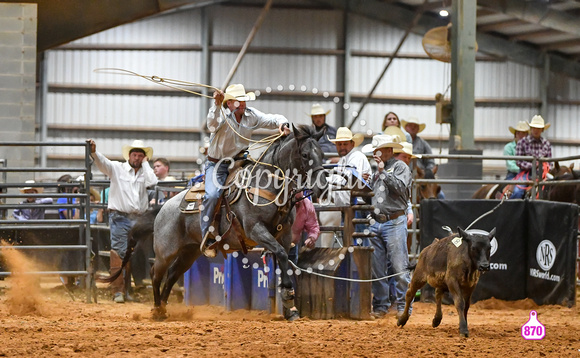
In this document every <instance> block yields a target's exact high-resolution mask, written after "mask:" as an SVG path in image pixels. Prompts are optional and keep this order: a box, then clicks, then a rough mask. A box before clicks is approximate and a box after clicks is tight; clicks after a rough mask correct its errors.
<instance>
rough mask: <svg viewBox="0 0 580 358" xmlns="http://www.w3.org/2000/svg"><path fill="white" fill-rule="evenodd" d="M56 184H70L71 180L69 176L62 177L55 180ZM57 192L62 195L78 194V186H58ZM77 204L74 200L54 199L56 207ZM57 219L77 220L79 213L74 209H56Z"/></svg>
mask: <svg viewBox="0 0 580 358" xmlns="http://www.w3.org/2000/svg"><path fill="white" fill-rule="evenodd" d="M56 182H57V183H66V184H68V183H72V182H73V179H72V177H71V176H70V175H69V174H65V175H62V176H61V177H60V178H58V179H57V180H56ZM57 190H58V192H59V193H63V194H73V193H75V194H76V193H78V192H79V187H78V186H74V187H73V186H66V185H60V184H59V185H58V189H57ZM76 202H77V199H76V198H58V199H56V204H57V205H61V204H62V205H67V204H74V203H76ZM58 217H59V218H60V219H62V220H65V219H78V218H79V211H78V210H75V208H63V207H59V208H58Z"/></svg>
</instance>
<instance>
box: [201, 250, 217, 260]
mask: <svg viewBox="0 0 580 358" xmlns="http://www.w3.org/2000/svg"><path fill="white" fill-rule="evenodd" d="M203 255H204V256H205V257H208V258H210V259H213V258H214V257H216V256H217V250H216V249H208V248H206V249H204V250H203Z"/></svg>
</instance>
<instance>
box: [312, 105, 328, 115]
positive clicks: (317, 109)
mask: <svg viewBox="0 0 580 358" xmlns="http://www.w3.org/2000/svg"><path fill="white" fill-rule="evenodd" d="M329 113H330V109H329V110H328V111H326V112H325V111H324V108H322V106H321V105H320V103H314V104H313V105H312V108H310V116H318V115H321V114H324V115H325V116H326V115H327V114H329Z"/></svg>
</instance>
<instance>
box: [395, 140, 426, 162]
mask: <svg viewBox="0 0 580 358" xmlns="http://www.w3.org/2000/svg"><path fill="white" fill-rule="evenodd" d="M401 145H402V146H403V148H400V149H399V148H395V149H393V153H407V154H409V155H410V156H411V158H421V154H413V144H411V143H409V142H401Z"/></svg>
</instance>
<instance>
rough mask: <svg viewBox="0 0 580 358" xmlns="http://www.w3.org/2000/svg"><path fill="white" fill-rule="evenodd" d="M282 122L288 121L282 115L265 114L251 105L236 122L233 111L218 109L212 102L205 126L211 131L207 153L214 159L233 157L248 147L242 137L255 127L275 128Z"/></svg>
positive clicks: (247, 142) (247, 136) (247, 143)
mask: <svg viewBox="0 0 580 358" xmlns="http://www.w3.org/2000/svg"><path fill="white" fill-rule="evenodd" d="M226 121H227V122H226ZM282 123H288V119H286V117H284V116H283V115H281V114H266V113H263V112H260V111H259V110H257V109H255V108H253V107H246V110H245V111H244V115H243V116H242V120H241V121H240V123H238V122H237V121H236V117H235V115H234V112H231V111H230V110H229V109H228V108H222V110H221V111H220V110H219V109H218V108H217V107H216V105H215V104H214V105H213V106H212V107H211V108H210V109H209V112H208V114H207V127H208V128H209V130H210V131H211V132H212V134H211V137H210V142H209V148H208V155H209V156H210V157H212V158H215V159H223V158H228V157H234V156H236V154H238V153H239V152H241V151H243V150H246V149H247V148H248V145H249V141H248V140H247V139H244V138H242V137H245V138H248V139H249V138H250V137H251V136H252V132H253V131H254V130H255V129H257V128H267V129H277V128H278V127H279V126H280V125H281V124H282ZM232 128H233V129H235V131H236V132H237V133H238V134H239V135H238V134H236V132H234V131H233V130H232Z"/></svg>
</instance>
